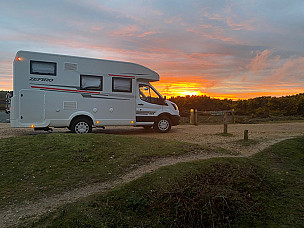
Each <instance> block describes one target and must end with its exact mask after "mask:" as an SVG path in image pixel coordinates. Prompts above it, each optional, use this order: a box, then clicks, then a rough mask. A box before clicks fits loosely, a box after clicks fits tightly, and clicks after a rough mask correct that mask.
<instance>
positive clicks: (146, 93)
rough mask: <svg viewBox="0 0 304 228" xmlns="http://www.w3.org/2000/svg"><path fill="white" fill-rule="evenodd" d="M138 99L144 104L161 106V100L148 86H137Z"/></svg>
mask: <svg viewBox="0 0 304 228" xmlns="http://www.w3.org/2000/svg"><path fill="white" fill-rule="evenodd" d="M139 97H140V99H141V100H143V101H145V102H149V103H152V104H162V98H161V97H160V96H159V95H158V94H157V93H156V92H155V91H154V90H153V89H152V88H151V87H150V86H148V85H139Z"/></svg>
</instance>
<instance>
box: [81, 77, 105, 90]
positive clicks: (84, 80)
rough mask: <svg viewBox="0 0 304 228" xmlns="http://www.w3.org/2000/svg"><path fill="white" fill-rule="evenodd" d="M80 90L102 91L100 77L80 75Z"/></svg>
mask: <svg viewBox="0 0 304 228" xmlns="http://www.w3.org/2000/svg"><path fill="white" fill-rule="evenodd" d="M80 88H81V89H85V90H100V91H102V76H94V75H80Z"/></svg>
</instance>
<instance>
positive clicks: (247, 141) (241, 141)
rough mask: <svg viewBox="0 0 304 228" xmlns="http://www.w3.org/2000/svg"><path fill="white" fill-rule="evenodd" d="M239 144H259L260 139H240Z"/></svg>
mask: <svg viewBox="0 0 304 228" xmlns="http://www.w3.org/2000/svg"><path fill="white" fill-rule="evenodd" d="M237 143H238V144H240V145H241V146H253V145H257V144H259V140H256V139H248V140H244V139H241V140H238V141H237Z"/></svg>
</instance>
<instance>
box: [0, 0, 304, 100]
mask: <svg viewBox="0 0 304 228" xmlns="http://www.w3.org/2000/svg"><path fill="white" fill-rule="evenodd" d="M18 50H30V51H41V52H48V53H56V54H66V55H76V56H85V57H93V58H101V59H112V60H120V61H129V62H136V63H139V64H142V65H145V66H147V67H149V68H151V69H153V70H155V71H156V72H158V73H159V74H160V82H157V83H153V85H154V86H155V87H156V88H157V89H158V90H159V91H160V92H161V93H162V94H163V95H166V96H169V97H170V96H177V95H181V96H184V95H203V94H205V95H208V96H211V97H220V98H232V99H237V98H252V97H258V96H284V95H291V94H296V93H303V92H304V1H303V0H259V1H258V0H242V1H241V0H239V1H237V0H226V1H224V0H201V1H199V0H186V1H185V0H44V1H42V0H1V1H0V90H11V89H12V61H13V59H14V56H15V54H16V52H17V51H18Z"/></svg>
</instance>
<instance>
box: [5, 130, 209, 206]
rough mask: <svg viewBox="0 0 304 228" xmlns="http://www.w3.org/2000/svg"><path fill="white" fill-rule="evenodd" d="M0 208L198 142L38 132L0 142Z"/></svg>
mask: <svg viewBox="0 0 304 228" xmlns="http://www.w3.org/2000/svg"><path fill="white" fill-rule="evenodd" d="M0 148H1V153H0V196H1V198H0V207H4V206H5V205H8V204H12V203H20V202H22V201H23V200H34V199H37V198H41V197H45V196H47V195H50V194H54V193H60V192H62V191H68V190H70V189H74V188H76V187H80V186H85V185H88V184H90V183H94V182H101V181H105V180H110V179H113V178H117V177H118V176H120V175H122V174H125V173H126V172H128V171H130V170H132V169H134V168H136V167H138V166H140V165H141V164H144V163H147V162H150V161H151V160H153V159H156V158H160V157H165V156H178V155H181V154H184V153H191V152H199V151H205V152H208V150H207V149H205V148H202V147H201V146H198V145H194V144H189V143H180V142H176V141H165V140H158V139H148V138H140V137H137V138H135V137H130V136H129V137H127V136H118V135H109V134H87V135H74V134H67V133H65V134H41V135H32V136H22V137H17V138H6V139H1V140H0Z"/></svg>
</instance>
